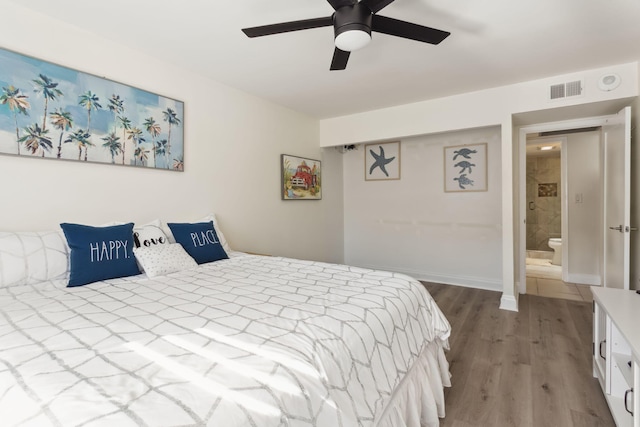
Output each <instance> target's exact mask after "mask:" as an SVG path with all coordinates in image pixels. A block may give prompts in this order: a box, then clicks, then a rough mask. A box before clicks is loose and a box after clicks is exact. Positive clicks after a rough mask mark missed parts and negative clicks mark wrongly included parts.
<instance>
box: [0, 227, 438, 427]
mask: <svg viewBox="0 0 640 427" xmlns="http://www.w3.org/2000/svg"><path fill="white" fill-rule="evenodd" d="M1 242H2V238H1V236H0V244H1ZM0 252H1V245H0ZM227 253H228V259H222V260H219V261H215V262H208V263H203V264H200V265H196V266H192V267H190V268H186V269H180V270H179V271H175V272H171V273H168V274H162V275H155V276H154V277H150V276H149V275H148V274H138V275H133V276H128V277H122V278H114V279H108V280H102V281H97V282H94V283H91V284H87V285H85V286H77V287H67V284H68V277H67V276H66V275H64V274H63V275H58V276H56V277H55V278H52V279H50V280H46V281H35V282H34V281H33V280H31V281H26V282H27V283H24V282H25V281H23V283H20V284H19V285H13V286H4V287H0V420H2V421H1V423H2V425H3V426H13V425H16V426H17V425H20V426H23V425H24V426H31V425H33V426H65V427H66V426H114V425H115V426H118V427H125V426H154V427H155V426H231V427H233V426H260V427H262V426H316V427H329V426H344V427H347V426H437V425H439V417H443V416H444V393H443V387H446V386H450V382H449V371H448V364H447V361H446V358H445V353H444V351H445V350H446V349H447V345H448V344H447V339H448V336H449V332H450V327H449V324H448V322H447V320H446V319H445V317H444V316H443V314H442V313H441V311H440V310H439V309H438V307H437V305H436V303H435V302H434V300H433V299H432V298H431V296H430V295H429V293H428V292H427V291H426V289H425V288H424V286H423V285H422V284H421V283H420V282H418V281H416V280H414V279H412V278H410V277H408V276H405V275H402V274H396V273H390V272H383V271H376V270H369V269H363V268H356V267H351V266H345V265H338V264H328V263H321V262H311V261H302V260H296V259H289V258H281V257H269V256H258V255H251V254H246V253H241V252H234V251H231V250H228V252H227ZM1 255H2V254H1V253H0V269H2V268H3V265H2V262H1V261H2V256H1ZM4 259H5V264H6V259H7V257H5V258H4ZM5 269H6V265H5ZM49 270H51V269H50V268H49ZM52 274H53V273H52V272H51V271H48V272H47V273H46V274H44V276H47V275H48V276H51V275H52ZM54 275H55V274H54ZM32 276H33V274H32Z"/></svg>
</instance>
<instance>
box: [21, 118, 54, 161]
mask: <svg viewBox="0 0 640 427" xmlns="http://www.w3.org/2000/svg"><path fill="white" fill-rule="evenodd" d="M24 133H25V135H24V136H23V137H22V138H20V139H19V140H18V142H24V146H25V147H26V148H27V150H29V151H31V154H36V153H38V152H40V153H41V154H42V157H44V153H45V151H51V148H53V143H52V142H51V140H50V139H49V138H47V133H49V131H48V130H45V129H42V128H41V127H40V126H38V124H37V123H34V124H33V125H31V126H29V127H26V128H24Z"/></svg>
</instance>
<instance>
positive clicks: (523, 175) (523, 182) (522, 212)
mask: <svg viewBox="0 0 640 427" xmlns="http://www.w3.org/2000/svg"><path fill="white" fill-rule="evenodd" d="M613 116H615V115H606V116H596V117H585V118H580V119H573V120H562V121H558V122H546V123H537V124H533V125H526V126H521V127H520V128H519V129H518V199H517V200H518V208H517V212H518V217H517V220H516V221H515V222H516V227H517V231H516V233H517V234H518V245H517V247H518V252H517V254H518V255H517V256H516V259H517V264H516V265H517V269H518V275H517V277H518V292H519V293H520V294H526V293H527V275H526V274H527V273H526V256H527V226H526V218H527V197H526V195H527V147H526V145H527V134H530V133H538V132H553V131H562V130H567V131H568V130H573V129H581V128H587V127H596V126H603V125H605V124H606V123H607V120H608V119H610V118H611V117H613ZM566 157H567V156H566V155H565V152H564V150H563V151H562V162H563V169H564V166H565V165H566V163H564V162H566ZM566 184H567V183H566V179H564V181H563V184H562V185H563V189H564V188H566V187H565V185H566ZM564 196H565V197H564V198H565V201H568V195H567V194H566V193H565V194H564ZM566 215H567V209H566V205H565V204H564V203H563V205H562V230H563V231H562V234H563V235H564V234H565V231H564V230H566V227H567V218H566ZM563 244H564V243H563ZM566 254H567V251H566V250H564V251H563V253H562V262H563V264H564V263H565V261H566V260H567V255H566ZM566 271H567V269H566V268H564V267H563V269H562V276H563V279H564V278H565V274H567V273H566Z"/></svg>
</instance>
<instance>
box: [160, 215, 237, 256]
mask: <svg viewBox="0 0 640 427" xmlns="http://www.w3.org/2000/svg"><path fill="white" fill-rule="evenodd" d="M209 221H213V228H214V230H215V231H216V235H217V236H218V241H219V242H220V244H221V245H222V249H224V251H225V252H226V253H227V254H228V253H229V252H231V247H230V246H229V243H228V242H227V239H225V238H224V234H222V230H221V229H220V224H219V223H218V220H217V219H216V214H213V213H212V214H209V215H207V216H205V217H204V218H201V219H199V220H197V221H190V222H189V223H191V224H195V223H198V222H209ZM175 222H185V221H175ZM162 228H163V230H164V232H165V234H166V235H167V236H168V237H169V241H170V242H171V243H175V242H176V239H174V237H173V233H171V230H170V229H169V227H168V226H167V223H163V224H162Z"/></svg>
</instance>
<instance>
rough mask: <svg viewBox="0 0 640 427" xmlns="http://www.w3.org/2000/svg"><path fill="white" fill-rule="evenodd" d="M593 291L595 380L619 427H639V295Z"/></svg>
mask: <svg viewBox="0 0 640 427" xmlns="http://www.w3.org/2000/svg"><path fill="white" fill-rule="evenodd" d="M591 290H592V292H593V303H594V305H593V376H594V377H596V378H598V380H599V381H600V386H601V387H602V391H603V393H604V396H605V398H606V400H607V403H608V404H609V408H610V409H611V413H612V414H613V418H614V420H615V422H616V425H618V426H633V427H640V295H639V294H636V292H635V291H628V290H622V289H610V288H595V287H592V288H591ZM634 390H637V391H638V393H634V392H633V391H634ZM633 414H637V415H638V416H634V415H633Z"/></svg>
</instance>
